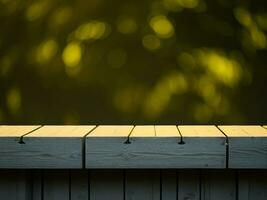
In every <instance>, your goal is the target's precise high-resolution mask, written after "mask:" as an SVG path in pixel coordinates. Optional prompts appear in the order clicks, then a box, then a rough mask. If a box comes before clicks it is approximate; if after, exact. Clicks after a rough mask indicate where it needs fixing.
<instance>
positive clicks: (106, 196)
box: [90, 170, 124, 200]
mask: <svg viewBox="0 0 267 200" xmlns="http://www.w3.org/2000/svg"><path fill="white" fill-rule="evenodd" d="M123 181H124V177H123V171H122V170H91V171H90V200H110V199H116V200H123V199H124V192H123V187H124V183H123Z"/></svg>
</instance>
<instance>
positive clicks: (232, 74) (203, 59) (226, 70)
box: [199, 50, 243, 87]
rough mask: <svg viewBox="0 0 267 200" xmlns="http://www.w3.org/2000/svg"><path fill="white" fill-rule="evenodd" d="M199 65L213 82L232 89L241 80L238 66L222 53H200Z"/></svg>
mask: <svg viewBox="0 0 267 200" xmlns="http://www.w3.org/2000/svg"><path fill="white" fill-rule="evenodd" d="M199 59H200V63H201V64H202V65H204V66H205V67H206V70H207V72H208V73H210V75H212V77H213V78H215V80H217V81H220V82H222V83H224V84H225V85H228V86H230V87H234V86H235V85H236V84H237V83H238V82H239V81H240V79H241V76H242V73H243V71H242V68H241V66H240V64H239V63H238V62H237V61H236V60H234V59H231V58H228V57H226V56H225V55H223V54H222V53H218V52H216V51H205V50H204V51H200V52H199Z"/></svg>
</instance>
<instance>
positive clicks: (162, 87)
mask: <svg viewBox="0 0 267 200" xmlns="http://www.w3.org/2000/svg"><path fill="white" fill-rule="evenodd" d="M187 89H188V83H187V80H186V79H185V77H184V75H183V74H181V73H179V72H173V73H170V74H168V75H166V76H165V77H163V78H162V79H161V80H160V81H159V82H158V83H157V84H156V86H155V88H154V89H153V90H152V91H151V93H150V94H149V95H148V97H147V99H146V101H145V102H144V114H145V115H146V116H147V117H149V118H156V117H158V116H159V115H160V114H161V113H162V112H163V110H164V108H165V107H166V106H167V105H168V103H169V101H170V99H171V97H172V95H174V94H183V93H184V92H186V91H187Z"/></svg>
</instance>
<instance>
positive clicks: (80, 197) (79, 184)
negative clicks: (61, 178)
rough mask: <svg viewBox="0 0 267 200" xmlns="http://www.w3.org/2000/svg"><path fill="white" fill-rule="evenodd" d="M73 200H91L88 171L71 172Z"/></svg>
mask: <svg viewBox="0 0 267 200" xmlns="http://www.w3.org/2000/svg"><path fill="white" fill-rule="evenodd" d="M70 173H71V174H70V175H71V178H70V180H71V182H70V184H71V187H70V190H71V195H70V197H71V198H70V199H71V200H88V199H89V197H88V196H89V195H88V194H89V192H88V190H89V181H88V170H80V169H79V170H71V172H70Z"/></svg>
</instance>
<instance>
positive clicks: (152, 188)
mask: <svg viewBox="0 0 267 200" xmlns="http://www.w3.org/2000/svg"><path fill="white" fill-rule="evenodd" d="M125 184H126V185H125V200H160V174H159V170H126V183H125Z"/></svg>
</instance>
